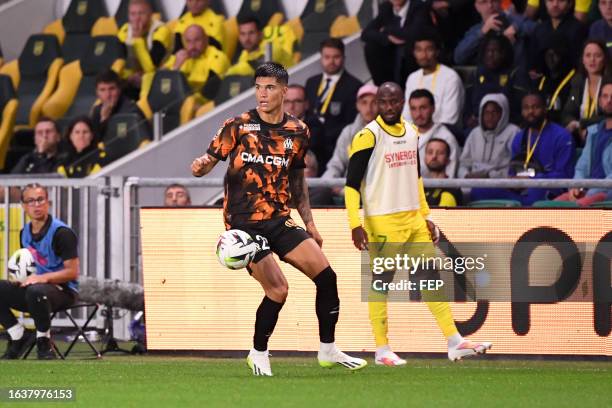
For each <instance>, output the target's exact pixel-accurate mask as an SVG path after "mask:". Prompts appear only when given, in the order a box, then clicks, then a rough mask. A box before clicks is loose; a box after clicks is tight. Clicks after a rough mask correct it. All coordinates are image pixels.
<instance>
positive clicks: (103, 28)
mask: <svg viewBox="0 0 612 408" xmlns="http://www.w3.org/2000/svg"><path fill="white" fill-rule="evenodd" d="M117 31H119V27H117V22H116V21H115V18H114V17H100V18H99V19H98V21H96V23H95V24H94V25H93V27H92V28H91V35H92V36H97V35H117Z"/></svg>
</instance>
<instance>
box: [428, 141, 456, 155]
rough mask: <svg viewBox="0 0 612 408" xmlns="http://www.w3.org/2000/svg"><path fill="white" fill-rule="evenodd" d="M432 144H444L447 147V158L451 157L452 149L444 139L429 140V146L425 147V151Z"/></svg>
mask: <svg viewBox="0 0 612 408" xmlns="http://www.w3.org/2000/svg"><path fill="white" fill-rule="evenodd" d="M431 142H440V143H444V146H446V157H450V153H451V148H450V145H449V144H448V142H447V141H446V140H444V139H439V138H437V137H432V138H431V139H429V140H428V141H427V144H426V145H425V149H427V146H428V145H429V144H430V143H431Z"/></svg>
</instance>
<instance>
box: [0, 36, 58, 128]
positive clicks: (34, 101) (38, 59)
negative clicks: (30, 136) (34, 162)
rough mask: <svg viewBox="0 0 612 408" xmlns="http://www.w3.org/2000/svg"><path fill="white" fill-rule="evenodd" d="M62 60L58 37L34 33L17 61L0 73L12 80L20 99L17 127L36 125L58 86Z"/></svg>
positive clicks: (0, 70) (3, 68)
mask: <svg viewBox="0 0 612 408" xmlns="http://www.w3.org/2000/svg"><path fill="white" fill-rule="evenodd" d="M62 64H63V60H62V58H61V51H60V46H59V42H58V41H57V38H55V37H54V36H53V35H49V34H34V35H32V36H30V38H28V41H27V42H26V44H25V46H24V47H23V50H22V51H21V55H20V56H19V58H18V59H17V60H14V61H11V62H10V63H8V64H6V65H5V66H4V67H2V69H0V73H3V74H7V75H9V76H10V77H11V78H12V80H13V86H14V87H15V89H16V92H17V96H18V99H19V107H18V109H17V117H16V119H15V123H16V125H17V127H18V128H19V127H21V128H23V127H25V128H33V127H34V125H35V124H36V121H37V120H38V118H39V117H40V114H41V110H42V107H43V105H44V103H45V102H47V100H48V99H49V97H50V96H51V93H52V92H53V91H54V89H55V86H56V85H57V79H58V76H59V72H60V69H61V67H62Z"/></svg>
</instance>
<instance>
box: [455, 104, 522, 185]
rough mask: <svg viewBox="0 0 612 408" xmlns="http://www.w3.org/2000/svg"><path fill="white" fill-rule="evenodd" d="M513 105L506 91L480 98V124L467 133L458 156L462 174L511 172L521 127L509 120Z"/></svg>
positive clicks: (492, 175) (480, 175)
mask: <svg viewBox="0 0 612 408" xmlns="http://www.w3.org/2000/svg"><path fill="white" fill-rule="evenodd" d="M509 118H510V106H509V103H508V98H506V96H505V95H504V94H501V93H497V94H488V95H486V96H485V97H484V98H482V101H481V102H480V114H479V119H478V124H479V126H477V127H475V128H474V129H473V130H472V131H471V132H470V134H469V135H468V137H467V140H466V141H465V145H464V146H463V152H462V153H461V158H460V159H459V174H458V176H459V177H462V178H501V177H507V176H508V166H509V164H510V160H511V159H512V141H513V140H514V136H516V134H517V133H518V132H519V131H520V129H519V127H518V126H516V125H514V124H512V123H509Z"/></svg>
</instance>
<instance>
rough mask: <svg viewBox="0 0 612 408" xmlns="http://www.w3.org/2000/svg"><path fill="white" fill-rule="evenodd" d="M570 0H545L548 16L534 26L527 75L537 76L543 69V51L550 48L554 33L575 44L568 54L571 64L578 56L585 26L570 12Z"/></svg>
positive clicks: (585, 34)
mask: <svg viewBox="0 0 612 408" xmlns="http://www.w3.org/2000/svg"><path fill="white" fill-rule="evenodd" d="M572 6H573V2H572V1H571V0H546V12H547V14H548V17H549V18H546V19H543V20H542V21H541V22H540V23H538V25H537V26H536V28H535V30H534V32H533V34H532V36H531V38H530V40H529V48H530V56H529V70H530V72H529V75H530V76H531V79H535V78H537V77H538V76H539V75H540V74H541V73H542V72H543V70H544V59H543V58H544V52H545V51H546V49H548V48H550V45H551V43H552V41H553V39H554V37H555V36H554V34H557V35H558V36H561V37H563V39H564V41H565V42H567V43H568V44H575V45H577V46H575V47H573V50H572V51H573V52H572V53H571V54H570V60H571V62H572V64H577V63H578V60H579V58H580V48H579V47H580V45H581V44H582V43H583V42H584V40H585V38H586V36H587V27H586V26H585V25H584V24H582V23H581V22H580V21H578V20H576V17H574V15H573V13H572Z"/></svg>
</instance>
